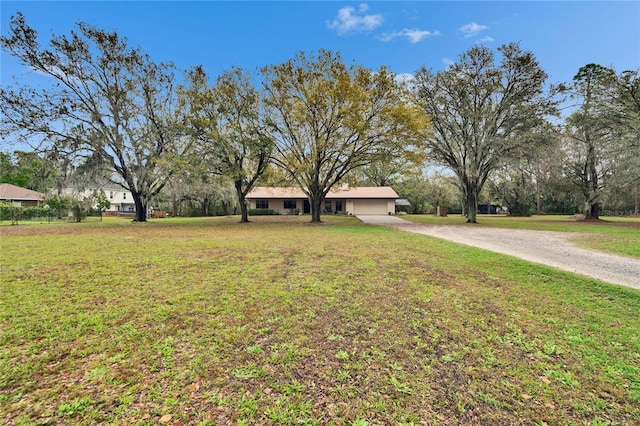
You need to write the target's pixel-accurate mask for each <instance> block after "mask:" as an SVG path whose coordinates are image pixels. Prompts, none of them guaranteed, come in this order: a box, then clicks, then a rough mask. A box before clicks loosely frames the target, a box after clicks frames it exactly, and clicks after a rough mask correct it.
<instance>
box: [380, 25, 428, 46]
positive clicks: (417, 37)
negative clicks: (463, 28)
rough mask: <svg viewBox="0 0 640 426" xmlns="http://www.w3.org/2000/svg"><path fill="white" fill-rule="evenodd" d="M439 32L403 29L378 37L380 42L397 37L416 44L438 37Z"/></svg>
mask: <svg viewBox="0 0 640 426" xmlns="http://www.w3.org/2000/svg"><path fill="white" fill-rule="evenodd" d="M439 35H440V32H439V31H433V32H432V31H426V30H418V29H415V28H414V29H408V28H405V29H404V30H402V31H394V32H392V33H384V34H382V35H381V36H380V37H378V38H379V39H380V40H382V41H385V42H386V41H391V40H393V39H394V38H397V37H406V38H407V39H408V40H409V43H418V42H420V41H422V40H423V39H425V38H427V37H435V36H439Z"/></svg>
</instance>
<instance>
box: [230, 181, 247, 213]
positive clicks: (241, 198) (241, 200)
mask: <svg viewBox="0 0 640 426" xmlns="http://www.w3.org/2000/svg"><path fill="white" fill-rule="evenodd" d="M233 186H235V188H236V194H237V195H238V204H240V223H247V222H249V212H248V209H247V199H246V198H245V191H243V190H242V180H237V181H235V182H234V183H233Z"/></svg>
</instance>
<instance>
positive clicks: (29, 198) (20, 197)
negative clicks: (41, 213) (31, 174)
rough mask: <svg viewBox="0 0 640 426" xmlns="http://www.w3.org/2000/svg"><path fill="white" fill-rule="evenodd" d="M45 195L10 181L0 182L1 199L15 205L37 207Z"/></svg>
mask: <svg viewBox="0 0 640 426" xmlns="http://www.w3.org/2000/svg"><path fill="white" fill-rule="evenodd" d="M44 197H45V195H44V194H42V193H40V192H36V191H32V190H30V189H27V188H22V187H20V186H15V185H12V184H10V183H0V201H7V202H10V203H13V205H15V206H21V207H36V206H39V205H40V204H41V203H42V202H44Z"/></svg>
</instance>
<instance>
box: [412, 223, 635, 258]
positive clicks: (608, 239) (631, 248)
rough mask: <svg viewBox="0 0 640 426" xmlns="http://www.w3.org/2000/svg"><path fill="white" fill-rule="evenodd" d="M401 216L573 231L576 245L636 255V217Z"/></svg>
mask: <svg viewBox="0 0 640 426" xmlns="http://www.w3.org/2000/svg"><path fill="white" fill-rule="evenodd" d="M402 218H403V219H407V220H410V221H412V222H418V223H424V224H431V225H438V224H439V225H464V226H483V227H484V226H488V227H496V228H515V229H533V230H540V231H559V232H573V233H575V234H576V236H575V238H573V241H575V242H576V244H578V245H579V246H582V247H584V248H590V249H593V250H600V251H605V252H609V253H614V254H621V255H624V256H631V257H637V258H640V218H638V217H635V218H622V217H603V218H601V220H598V221H593V222H592V221H584V220H576V219H574V218H573V217H571V216H552V215H549V216H531V217H510V216H504V215H478V223H477V224H474V225H467V224H466V223H465V221H466V218H464V217H462V216H460V215H449V216H447V217H436V216H433V215H405V216H402Z"/></svg>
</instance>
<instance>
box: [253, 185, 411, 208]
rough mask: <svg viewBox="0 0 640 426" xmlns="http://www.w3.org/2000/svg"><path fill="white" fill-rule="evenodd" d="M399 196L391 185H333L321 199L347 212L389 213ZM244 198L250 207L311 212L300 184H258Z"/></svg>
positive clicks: (327, 206) (327, 204)
mask: <svg viewBox="0 0 640 426" xmlns="http://www.w3.org/2000/svg"><path fill="white" fill-rule="evenodd" d="M398 198H399V197H398V194H397V193H396V191H394V190H393V188H391V187H390V186H375V187H355V188H339V189H332V190H331V191H329V192H328V193H327V196H326V197H325V199H324V201H323V207H324V208H323V211H324V212H326V213H342V214H350V215H364V214H376V215H389V214H393V213H395V211H396V203H395V201H396V199H398ZM246 199H247V201H248V203H249V208H250V209H271V210H276V211H278V212H280V214H290V213H294V212H300V213H310V212H311V206H310V204H309V200H308V198H307V196H306V195H305V194H304V192H302V190H301V189H299V188H292V187H266V186H259V187H255V188H253V190H251V192H249V194H247V196H246Z"/></svg>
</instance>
